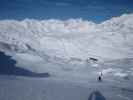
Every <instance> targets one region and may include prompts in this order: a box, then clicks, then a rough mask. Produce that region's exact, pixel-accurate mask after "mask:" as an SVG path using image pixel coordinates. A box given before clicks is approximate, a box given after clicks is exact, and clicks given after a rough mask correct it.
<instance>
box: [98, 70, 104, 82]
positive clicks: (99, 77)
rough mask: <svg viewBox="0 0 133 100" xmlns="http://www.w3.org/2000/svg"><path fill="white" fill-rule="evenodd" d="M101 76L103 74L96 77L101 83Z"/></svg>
mask: <svg viewBox="0 0 133 100" xmlns="http://www.w3.org/2000/svg"><path fill="white" fill-rule="evenodd" d="M102 75H103V74H102V72H101V74H100V75H99V76H98V81H99V82H101V81H102Z"/></svg>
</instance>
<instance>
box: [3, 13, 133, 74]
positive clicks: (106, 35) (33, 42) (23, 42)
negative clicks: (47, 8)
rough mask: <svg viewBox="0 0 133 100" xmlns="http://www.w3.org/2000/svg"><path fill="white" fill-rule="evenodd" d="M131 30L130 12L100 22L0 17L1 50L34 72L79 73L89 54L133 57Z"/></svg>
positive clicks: (132, 17)
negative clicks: (4, 18)
mask: <svg viewBox="0 0 133 100" xmlns="http://www.w3.org/2000/svg"><path fill="white" fill-rule="evenodd" d="M132 32H133V14H128V15H126V14H125V15H122V16H120V17H116V18H112V19H110V20H107V21H105V22H102V23H100V24H96V23H93V22H91V21H87V20H82V19H69V20H56V19H51V20H35V19H25V20H22V21H17V20H1V21H0V50H1V51H4V52H5V53H6V54H8V55H11V56H12V58H13V59H15V60H16V61H17V64H16V65H17V66H19V67H23V68H26V69H29V70H32V71H34V72H45V71H46V72H47V71H48V72H51V73H58V72H61V71H62V70H64V71H68V70H74V71H75V72H76V71H77V70H79V73H80V72H82V71H81V70H85V69H86V65H85V64H86V62H85V61H86V59H87V58H88V57H96V58H98V59H100V60H101V61H105V60H114V59H123V58H132V57H133V50H132V48H133V44H132V43H133V34H132ZM74 66H76V67H74ZM81 66H82V67H81ZM81 68H83V69H81ZM83 72H84V71H83Z"/></svg>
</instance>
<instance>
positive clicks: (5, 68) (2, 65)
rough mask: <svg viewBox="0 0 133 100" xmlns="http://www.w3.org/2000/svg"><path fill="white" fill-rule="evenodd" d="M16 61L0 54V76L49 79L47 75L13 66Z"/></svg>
mask: <svg viewBox="0 0 133 100" xmlns="http://www.w3.org/2000/svg"><path fill="white" fill-rule="evenodd" d="M15 64H16V61H15V60H12V59H11V57H10V56H6V55H5V54H4V53H3V52H0V75H15V76H27V77H49V76H50V75H49V73H35V72H31V71H29V70H26V69H23V68H19V67H16V66H15Z"/></svg>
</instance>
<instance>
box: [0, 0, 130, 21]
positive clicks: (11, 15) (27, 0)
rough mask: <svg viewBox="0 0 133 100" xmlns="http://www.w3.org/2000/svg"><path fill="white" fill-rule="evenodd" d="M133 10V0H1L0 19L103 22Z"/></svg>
mask: <svg viewBox="0 0 133 100" xmlns="http://www.w3.org/2000/svg"><path fill="white" fill-rule="evenodd" d="M132 12H133V0H0V19H1V20H2V19H17V20H23V19H25V18H32V19H51V18H52V19H69V18H82V19H85V20H91V21H94V22H102V21H104V20H107V19H110V18H112V17H113V16H120V15H121V14H124V13H132Z"/></svg>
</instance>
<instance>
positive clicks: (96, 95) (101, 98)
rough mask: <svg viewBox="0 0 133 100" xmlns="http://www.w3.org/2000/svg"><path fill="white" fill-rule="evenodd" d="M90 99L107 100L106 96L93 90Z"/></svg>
mask: <svg viewBox="0 0 133 100" xmlns="http://www.w3.org/2000/svg"><path fill="white" fill-rule="evenodd" d="M88 100H106V99H105V97H104V96H103V95H102V94H101V93H100V92H99V91H93V92H92V93H91V94H90V96H89V98H88Z"/></svg>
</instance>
